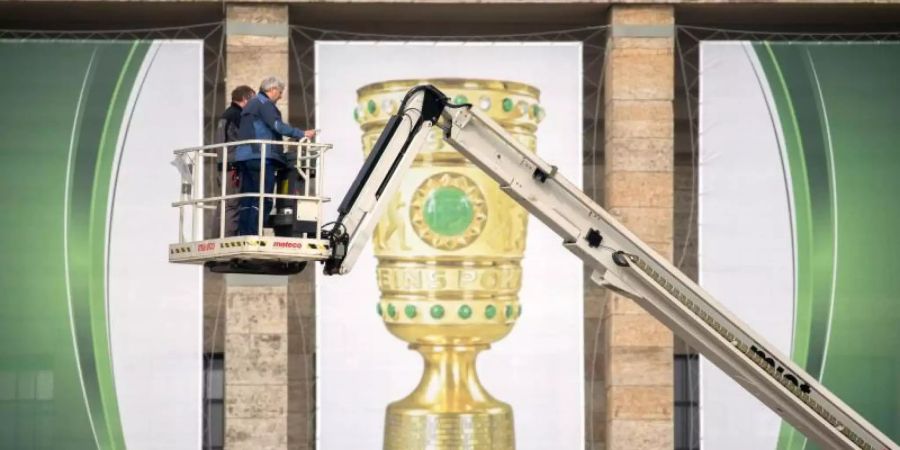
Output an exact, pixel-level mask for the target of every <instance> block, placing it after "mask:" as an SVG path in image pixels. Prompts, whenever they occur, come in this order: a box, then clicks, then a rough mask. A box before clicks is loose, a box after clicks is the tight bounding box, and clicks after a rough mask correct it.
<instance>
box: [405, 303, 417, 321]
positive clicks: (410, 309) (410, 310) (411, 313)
mask: <svg viewBox="0 0 900 450" xmlns="http://www.w3.org/2000/svg"><path fill="white" fill-rule="evenodd" d="M403 314H406V317H409V318H410V319H412V318H413V317H416V307H415V306H414V305H406V308H403Z"/></svg>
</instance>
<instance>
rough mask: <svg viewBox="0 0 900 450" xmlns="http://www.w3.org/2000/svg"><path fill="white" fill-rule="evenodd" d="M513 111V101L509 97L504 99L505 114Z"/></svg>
mask: <svg viewBox="0 0 900 450" xmlns="http://www.w3.org/2000/svg"><path fill="white" fill-rule="evenodd" d="M512 109H513V101H512V100H510V99H509V97H507V98H504V99H503V112H510V111H512Z"/></svg>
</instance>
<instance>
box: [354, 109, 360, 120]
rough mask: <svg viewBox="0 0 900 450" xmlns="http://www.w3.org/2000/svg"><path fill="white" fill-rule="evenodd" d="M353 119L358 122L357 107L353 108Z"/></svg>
mask: <svg viewBox="0 0 900 450" xmlns="http://www.w3.org/2000/svg"><path fill="white" fill-rule="evenodd" d="M353 120H354V121H356V122H359V108H358V107H357V108H353Z"/></svg>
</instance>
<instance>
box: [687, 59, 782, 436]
mask: <svg viewBox="0 0 900 450" xmlns="http://www.w3.org/2000/svg"><path fill="white" fill-rule="evenodd" d="M775 114H776V111H775V105H774V103H773V102H772V99H771V94H770V92H769V87H768V84H767V81H766V79H765V74H764V73H763V71H762V69H761V68H760V66H759V62H758V60H757V58H756V53H755V52H754V50H753V48H752V46H751V44H750V43H748V42H703V43H701V47H700V128H699V135H700V142H699V144H700V155H699V156H700V159H699V164H698V166H699V171H700V172H699V188H698V197H699V200H698V201H699V210H698V236H699V249H698V259H699V269H700V284H701V285H702V286H703V288H704V289H706V290H707V291H708V292H709V293H710V294H712V295H713V297H715V298H716V299H718V300H719V301H720V302H721V303H722V304H723V305H724V306H725V307H726V308H728V309H729V310H730V311H731V312H732V313H734V314H735V315H736V316H737V317H740V318H741V319H742V320H743V321H744V322H745V323H747V324H748V325H750V327H751V328H752V329H754V330H755V331H756V332H757V333H758V334H760V335H762V336H764V337H765V339H766V340H768V342H769V343H771V344H773V345H774V346H775V347H776V348H777V349H778V350H779V351H780V352H782V353H783V354H788V355H789V354H790V353H791V352H790V350H791V348H790V346H791V340H792V336H791V332H792V329H793V317H794V310H793V308H794V253H793V243H792V235H793V233H792V226H793V225H792V220H791V216H790V214H791V210H792V208H791V204H790V201H791V198H792V197H791V195H790V192H789V189H790V182H789V180H788V178H787V177H788V176H789V175H788V172H787V169H786V167H785V166H784V165H783V164H782V162H783V161H784V160H785V158H784V156H783V148H782V144H781V143H782V142H784V141H783V139H782V136H781V129H780V127H779V126H778V123H779V122H778V118H777V116H776V115H775ZM700 374H701V378H700V397H701V398H700V422H701V446H702V448H705V449H710V450H718V449H729V450H766V449H774V448H775V446H776V442H777V439H778V431H779V427H780V425H781V419H780V417H778V416H777V415H776V414H775V413H774V412H772V411H771V410H770V409H769V408H768V407H767V406H765V405H764V404H763V403H762V402H760V401H759V400H757V399H756V398H755V397H753V396H751V395H750V394H749V393H747V392H746V391H744V389H743V388H741V387H740V386H739V385H738V384H737V383H735V382H734V381H733V380H732V379H731V378H730V377H728V376H727V375H725V374H724V373H723V372H722V371H721V370H719V369H718V368H716V367H715V366H714V365H713V364H712V363H710V362H709V361H707V360H706V359H701V364H700Z"/></svg>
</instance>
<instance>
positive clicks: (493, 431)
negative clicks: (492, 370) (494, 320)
mask: <svg viewBox="0 0 900 450" xmlns="http://www.w3.org/2000/svg"><path fill="white" fill-rule="evenodd" d="M487 347H488V346H487V345H483V344H482V345H451V346H433V345H419V344H413V345H410V348H412V349H413V350H416V351H418V352H419V353H421V354H422V356H423V358H424V359H425V371H424V374H423V377H422V381H421V382H420V383H419V386H418V387H417V388H416V390H415V391H413V393H411V394H410V395H409V396H408V397H406V398H404V399H403V400H400V401H397V402H394V403H391V404H390V405H388V408H387V414H386V416H385V421H384V422H385V423H384V449H385V450H513V449H515V447H516V442H515V434H514V431H513V411H512V408H511V407H510V406H509V405H507V404H506V403H503V402H501V401H498V400H496V399H494V398H493V397H491V395H490V394H488V393H487V392H486V391H485V390H484V388H483V387H482V386H481V383H480V382H479V381H478V376H477V375H476V373H475V356H476V355H477V354H478V352H479V351H481V350H484V349H486V348H487Z"/></svg>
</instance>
